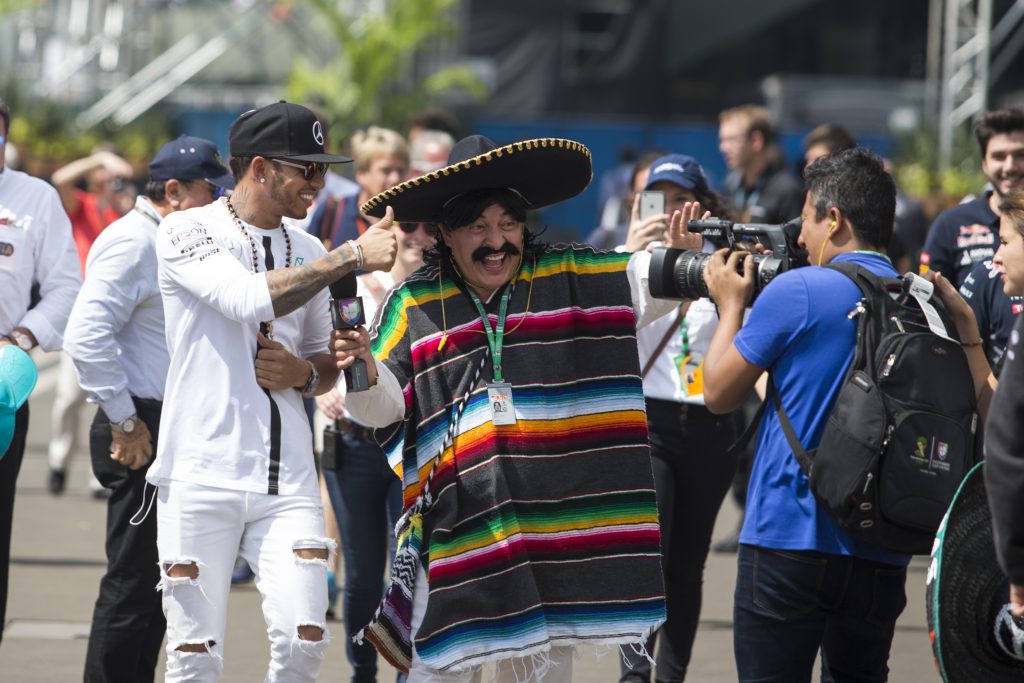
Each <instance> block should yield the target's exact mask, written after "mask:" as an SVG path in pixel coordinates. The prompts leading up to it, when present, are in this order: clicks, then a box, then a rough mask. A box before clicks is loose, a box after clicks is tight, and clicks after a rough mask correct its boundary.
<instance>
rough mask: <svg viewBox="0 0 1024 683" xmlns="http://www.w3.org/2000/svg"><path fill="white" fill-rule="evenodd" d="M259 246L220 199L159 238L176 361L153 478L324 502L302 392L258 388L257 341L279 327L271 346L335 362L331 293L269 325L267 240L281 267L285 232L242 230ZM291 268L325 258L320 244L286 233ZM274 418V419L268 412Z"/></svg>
mask: <svg viewBox="0 0 1024 683" xmlns="http://www.w3.org/2000/svg"><path fill="white" fill-rule="evenodd" d="M245 227H246V229H247V230H248V231H249V234H250V235H251V236H252V240H253V243H254V244H255V245H256V253H257V264H258V268H259V271H260V272H259V273H256V274H254V273H253V272H252V247H251V246H250V242H249V240H247V239H246V238H245V237H244V236H243V235H242V233H241V231H240V230H239V229H238V227H237V226H236V225H235V223H234V221H233V220H232V218H231V214H230V213H228V210H227V207H226V206H225V204H224V202H223V200H222V201H218V202H214V203H213V204H210V205H208V206H204V207H199V208H195V209H189V210H187V211H179V212H176V213H173V214H171V215H170V216H168V217H167V218H165V219H164V222H163V223H161V225H160V228H159V229H158V230H157V244H156V249H157V259H158V263H159V271H160V274H159V281H160V294H161V296H162V297H163V305H164V317H165V324H166V328H167V350H168V351H169V352H170V357H171V362H170V368H169V370H168V373H167V386H166V388H165V391H164V404H163V414H162V416H161V420H160V444H159V447H158V450H157V457H156V460H155V461H154V463H153V465H152V466H151V467H150V469H149V474H148V475H147V477H146V478H147V480H148V481H149V482H150V483H153V484H156V485H159V484H160V483H161V482H166V481H169V480H172V481H187V482H191V483H196V484H202V485H205V486H216V487H220V488H227V489H234V490H242V491H252V492H254V493H280V494H285V495H307V496H319V486H318V484H317V475H316V468H315V465H314V460H313V448H312V435H311V433H310V429H309V421H308V419H307V417H306V412H305V410H304V409H303V405H302V397H301V396H300V394H299V390H298V389H286V390H283V391H271V392H270V396H269V398H268V396H267V393H265V392H264V390H263V389H262V388H261V387H260V386H259V385H258V384H257V383H256V373H255V366H254V363H255V357H256V351H257V341H256V335H257V332H258V331H259V326H260V322H265V321H271V320H272V321H273V336H274V340H275V341H278V342H280V343H282V344H283V345H284V346H285V347H286V348H287V349H288V350H289V351H291V352H292V353H293V354H295V355H296V356H299V357H300V358H307V357H309V356H312V355H314V354H318V353H328V347H327V344H328V341H329V339H330V332H331V317H330V309H329V307H328V292H327V289H326V288H325V289H324V290H323V291H320V292H318V293H317V294H316V296H314V297H313V298H312V299H311V300H310V301H308V302H307V303H306V304H305V305H303V306H301V307H300V308H298V309H296V310H295V311H293V312H291V313H289V314H288V315H286V316H284V317H282V318H278V319H276V320H275V319H274V312H273V304H272V302H271V299H270V291H269V290H268V288H267V279H266V272H265V271H266V267H267V266H266V251H265V247H264V243H265V242H269V244H270V252H271V254H272V256H273V261H274V263H275V266H276V267H284V264H285V252H286V250H285V238H284V233H283V231H282V230H281V229H280V228H278V229H274V230H263V229H260V228H256V227H253V226H251V225H246V226H245ZM287 230H288V235H289V237H290V238H291V243H292V265H293V266H297V265H301V264H302V263H304V262H305V263H308V262H310V261H312V260H314V259H316V258H319V257H320V256H322V255H323V254H324V253H325V251H324V248H323V245H321V244H320V242H319V240H317V239H316V238H315V237H313V236H311V235H307V234H306V233H304V232H301V231H299V230H295V229H292V228H288V229H287ZM274 412H276V413H277V416H278V417H277V419H275V418H274V417H272V414H273V413H274Z"/></svg>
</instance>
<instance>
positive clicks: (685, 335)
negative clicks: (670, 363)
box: [679, 315, 690, 356]
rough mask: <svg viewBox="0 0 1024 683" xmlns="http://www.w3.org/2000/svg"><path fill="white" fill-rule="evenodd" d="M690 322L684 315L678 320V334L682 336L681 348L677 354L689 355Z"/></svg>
mask: <svg viewBox="0 0 1024 683" xmlns="http://www.w3.org/2000/svg"><path fill="white" fill-rule="evenodd" d="M689 328H690V323H689V322H688V321H687V320H686V316H685V315H684V316H683V317H682V318H680V320H679V335H680V336H681V337H682V342H683V350H682V353H680V354H679V355H681V356H688V355H690V329H689Z"/></svg>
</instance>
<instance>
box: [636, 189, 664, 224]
mask: <svg viewBox="0 0 1024 683" xmlns="http://www.w3.org/2000/svg"><path fill="white" fill-rule="evenodd" d="M664 213H665V193H664V192H656V191H654V190H644V191H643V192H641V193H640V220H642V221H644V220H647V219H648V218H651V217H652V216H661V215H663V214H664Z"/></svg>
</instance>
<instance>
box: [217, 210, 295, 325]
mask: <svg viewBox="0 0 1024 683" xmlns="http://www.w3.org/2000/svg"><path fill="white" fill-rule="evenodd" d="M224 205H225V206H227V207H228V213H230V214H231V218H233V219H234V221H235V226H236V227H237V228H238V230H239V232H241V233H242V236H243V237H245V239H247V240H249V248H250V249H251V250H252V272H253V273H258V272H259V261H258V258H257V254H256V240H254V239H253V238H252V235H250V234H249V231H248V230H246V229H245V223H243V222H242V219H241V218H239V217H238V212H237V211H235V207H234V206H232V205H231V200H230V199H228V198H227V197H225V198H224ZM281 232H282V233H284V245H285V252H284V267H285V268H290V267H291V265H292V238H291V237H289V235H288V228H287V227H286V226H285V224H284V223H283V222H282V223H281ZM260 330H261V331H262V332H263V333H264V334H265V335H266V336H267V337H269V338H273V335H274V321H273V320H270V321H267V322H265V323H260Z"/></svg>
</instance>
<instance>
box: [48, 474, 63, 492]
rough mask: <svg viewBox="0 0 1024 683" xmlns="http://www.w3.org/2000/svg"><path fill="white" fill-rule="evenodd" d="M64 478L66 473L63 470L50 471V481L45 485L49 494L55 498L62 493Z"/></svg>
mask: <svg viewBox="0 0 1024 683" xmlns="http://www.w3.org/2000/svg"><path fill="white" fill-rule="evenodd" d="M66 476H67V473H66V472H64V470H50V481H49V482H48V484H47V488H49V489H50V493H52V494H53V495H55V496H59V495H61V494H62V493H64V479H65V477H66Z"/></svg>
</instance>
